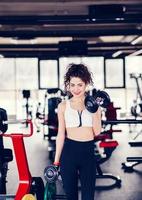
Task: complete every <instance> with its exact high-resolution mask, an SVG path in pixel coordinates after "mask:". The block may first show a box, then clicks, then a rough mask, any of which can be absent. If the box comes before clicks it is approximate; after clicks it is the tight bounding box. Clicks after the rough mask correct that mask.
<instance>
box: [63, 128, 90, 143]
mask: <svg viewBox="0 0 142 200" xmlns="http://www.w3.org/2000/svg"><path fill="white" fill-rule="evenodd" d="M66 132H67V135H66V137H67V138H69V139H72V140H76V141H90V140H93V139H94V133H93V129H92V127H71V128H66Z"/></svg>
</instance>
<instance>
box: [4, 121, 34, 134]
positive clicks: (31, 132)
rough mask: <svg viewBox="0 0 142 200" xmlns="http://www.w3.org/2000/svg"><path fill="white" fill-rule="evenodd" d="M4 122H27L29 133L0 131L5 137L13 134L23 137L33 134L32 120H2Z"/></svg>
mask: <svg viewBox="0 0 142 200" xmlns="http://www.w3.org/2000/svg"><path fill="white" fill-rule="evenodd" d="M3 123H5V124H17V123H27V124H29V133H28V134H23V133H10V134H9V133H1V135H2V136H5V137H12V136H13V135H14V136H15V135H22V136H23V137H30V136H32V135H33V123H32V120H16V121H3Z"/></svg>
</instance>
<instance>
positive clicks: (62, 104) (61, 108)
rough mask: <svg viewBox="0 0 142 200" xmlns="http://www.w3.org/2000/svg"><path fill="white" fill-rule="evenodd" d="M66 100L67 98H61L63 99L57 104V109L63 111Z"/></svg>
mask: <svg viewBox="0 0 142 200" xmlns="http://www.w3.org/2000/svg"><path fill="white" fill-rule="evenodd" d="M67 101H68V100H63V101H61V102H60V103H59V104H58V109H59V110H61V111H65V108H66V104H67Z"/></svg>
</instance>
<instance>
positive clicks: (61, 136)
mask: <svg viewBox="0 0 142 200" xmlns="http://www.w3.org/2000/svg"><path fill="white" fill-rule="evenodd" d="M64 110H65V102H61V103H60V104H59V105H58V134H57V137H56V153H55V158H54V163H59V162H60V156H61V152H62V149H63V145H64V140H65V120H64Z"/></svg>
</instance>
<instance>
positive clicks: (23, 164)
mask: <svg viewBox="0 0 142 200" xmlns="http://www.w3.org/2000/svg"><path fill="white" fill-rule="evenodd" d="M3 116H7V114H6V111H5V110H4V109H0V130H1V137H10V138H11V140H12V143H13V149H14V154H15V159H16V163H17V169H18V174H19V186H18V189H17V192H16V195H7V194H4V193H5V192H6V190H5V191H4V192H3V194H1V195H0V199H5V198H6V199H8V198H14V200H21V199H22V198H23V197H24V196H25V195H26V194H29V193H31V194H34V195H35V196H36V199H37V200H42V199H43V196H44V183H43V180H42V178H41V177H32V176H31V173H30V169H29V165H28V161H27V155H26V150H25V145H24V138H25V137H31V136H32V135H33V124H32V121H31V120H26V121H25V120H24V121H21V120H20V121H13V122H8V121H5V119H3V118H2V117H3ZM16 123H27V124H28V127H29V133H27V134H23V133H7V132H6V130H7V129H8V124H16Z"/></svg>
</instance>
